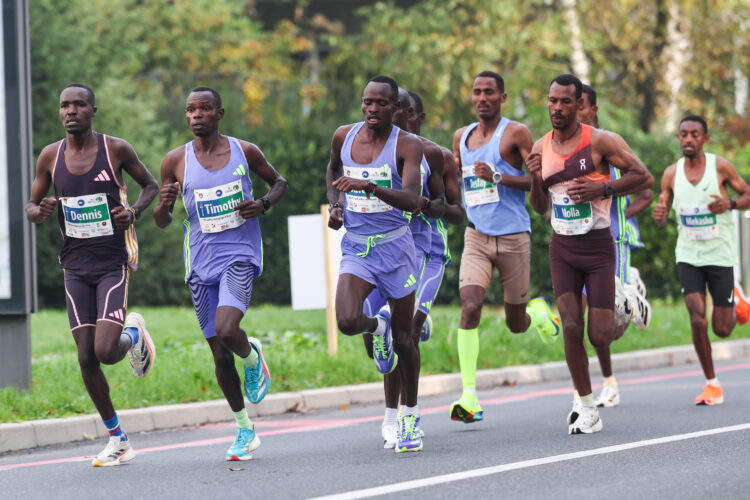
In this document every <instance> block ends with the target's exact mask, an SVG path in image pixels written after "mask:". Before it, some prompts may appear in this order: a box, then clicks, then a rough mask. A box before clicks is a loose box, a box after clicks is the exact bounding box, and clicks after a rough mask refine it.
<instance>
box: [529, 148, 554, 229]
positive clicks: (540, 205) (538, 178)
mask: <svg viewBox="0 0 750 500" xmlns="http://www.w3.org/2000/svg"><path fill="white" fill-rule="evenodd" d="M542 141H543V139H540V140H538V141H536V143H535V144H534V146H533V147H532V148H531V153H529V155H528V156H527V157H526V168H528V169H529V177H530V178H531V193H530V195H529V202H530V203H531V207H532V208H533V209H534V211H535V212H536V213H538V214H539V215H545V214H546V213H547V210H548V209H549V198H548V196H547V190H546V189H545V188H544V181H542Z"/></svg>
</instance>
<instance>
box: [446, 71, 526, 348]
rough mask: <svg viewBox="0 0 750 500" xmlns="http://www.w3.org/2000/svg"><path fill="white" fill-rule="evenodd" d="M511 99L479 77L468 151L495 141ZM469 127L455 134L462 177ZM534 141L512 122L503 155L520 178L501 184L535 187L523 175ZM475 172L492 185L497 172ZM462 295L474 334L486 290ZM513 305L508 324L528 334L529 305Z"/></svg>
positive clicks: (479, 166) (479, 167) (472, 288)
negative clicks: (463, 146) (463, 142)
mask: <svg viewBox="0 0 750 500" xmlns="http://www.w3.org/2000/svg"><path fill="white" fill-rule="evenodd" d="M507 98H508V95H507V94H506V93H505V92H502V91H501V90H500V89H499V88H498V86H497V81H496V80H495V79H494V78H492V77H481V76H480V77H478V78H476V79H475V80H474V84H473V87H472V103H473V105H474V111H475V112H476V114H477V117H478V118H479V125H478V126H477V127H476V128H475V129H474V130H473V131H472V133H471V134H469V137H467V139H466V147H467V148H469V149H477V148H479V147H481V146H484V145H485V144H487V143H488V142H490V140H491V139H492V135H493V134H494V133H495V129H496V128H497V125H498V124H499V123H500V120H501V119H502V113H501V111H502V105H503V103H504V102H505V101H506V99H507ZM465 128H466V127H462V128H460V129H458V130H456V132H455V133H454V134H453V155H454V157H455V162H456V165H457V170H458V172H457V173H458V177H460V176H461V167H462V166H466V165H463V163H462V162H461V145H460V142H461V136H462V135H463V133H464V130H465ZM533 145H534V139H533V138H532V137H531V132H529V129H528V128H527V127H526V126H525V125H523V124H521V123H518V122H515V121H511V122H510V123H509V124H508V126H507V128H506V129H505V133H504V134H503V138H502V140H501V141H500V155H501V156H502V158H503V159H504V160H505V161H507V162H508V163H509V164H510V165H512V166H513V167H515V168H517V169H518V171H519V175H504V176H503V178H502V181H500V184H502V185H504V186H508V187H510V188H513V189H519V190H521V191H528V190H529V189H530V187H531V181H530V179H529V176H526V175H521V174H522V172H523V164H524V158H526V156H528V154H529V153H530V152H531V147H532V146H533ZM474 172H475V173H476V176H477V177H479V178H481V179H484V180H485V181H487V182H492V175H493V173H494V172H495V170H494V169H493V168H492V167H491V166H490V165H488V164H487V163H485V162H475V163H474ZM459 293H460V295H461V323H460V328H462V329H467V330H471V329H474V328H476V327H477V326H479V321H480V320H481V319H482V306H483V305H484V296H485V293H486V290H485V289H484V288H482V287H481V286H478V285H468V286H463V287H461V288H460V289H459ZM527 303H528V302H524V303H521V304H510V303H508V302H506V303H505V304H504V308H505V324H506V325H508V329H509V330H510V331H511V332H513V333H523V332H525V331H526V330H528V328H529V325H530V324H531V318H530V317H529V315H528V314H526V304H527Z"/></svg>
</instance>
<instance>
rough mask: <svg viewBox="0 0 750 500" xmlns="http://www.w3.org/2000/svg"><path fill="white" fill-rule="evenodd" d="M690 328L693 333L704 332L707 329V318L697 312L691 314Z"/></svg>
mask: <svg viewBox="0 0 750 500" xmlns="http://www.w3.org/2000/svg"><path fill="white" fill-rule="evenodd" d="M690 328H691V329H692V330H693V333H700V332H705V331H706V329H708V320H707V319H706V318H704V317H702V316H699V315H697V314H691V315H690Z"/></svg>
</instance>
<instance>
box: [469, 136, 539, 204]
mask: <svg viewBox="0 0 750 500" xmlns="http://www.w3.org/2000/svg"><path fill="white" fill-rule="evenodd" d="M503 140H509V141H511V144H512V146H513V147H512V149H514V150H516V151H518V154H519V157H520V158H521V161H523V160H524V159H525V158H527V157H528V156H529V154H531V149H532V148H533V147H534V139H533V138H532V137H531V132H529V129H528V128H527V127H526V126H525V125H523V124H521V123H517V122H511V123H509V124H508V126H507V128H506V129H505V134H503ZM500 147H501V148H502V141H501V143H500ZM520 168H521V165H519V169H520ZM474 172H475V173H476V176H477V177H481V178H482V179H484V180H486V181H487V182H492V174H493V173H494V172H495V170H494V169H493V168H492V167H490V166H489V165H487V164H486V163H484V162H477V163H475V164H474ZM500 184H502V185H503V186H507V187H509V188H513V189H518V190H519V191H530V190H531V178H530V177H529V176H527V175H504V176H503V178H502V180H501V181H500Z"/></svg>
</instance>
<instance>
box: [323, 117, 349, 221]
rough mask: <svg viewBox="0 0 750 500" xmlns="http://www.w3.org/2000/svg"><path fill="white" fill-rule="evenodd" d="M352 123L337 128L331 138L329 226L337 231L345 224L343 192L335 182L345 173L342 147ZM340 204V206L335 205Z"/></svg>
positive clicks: (328, 171)
mask: <svg viewBox="0 0 750 500" xmlns="http://www.w3.org/2000/svg"><path fill="white" fill-rule="evenodd" d="M351 128H352V126H351V125H345V126H343V127H339V128H338V129H336V132H334V134H333V138H331V156H330V158H329V160H328V166H327V167H326V188H327V190H326V195H327V197H328V203H330V204H331V205H332V206H331V208H329V211H328V227H330V228H331V229H334V230H336V231H338V230H339V228H341V226H342V225H343V224H344V207H343V202H342V201H341V200H343V193H342V192H341V191H339V190H338V189H337V188H336V186H334V185H333V182H334V181H335V180H336V179H338V178H339V177H341V176H342V175H344V165H343V163H342V161H341V148H342V147H343V146H344V139H346V134H348V133H349V130H351ZM335 204H338V205H339V206H334V205H335Z"/></svg>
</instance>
